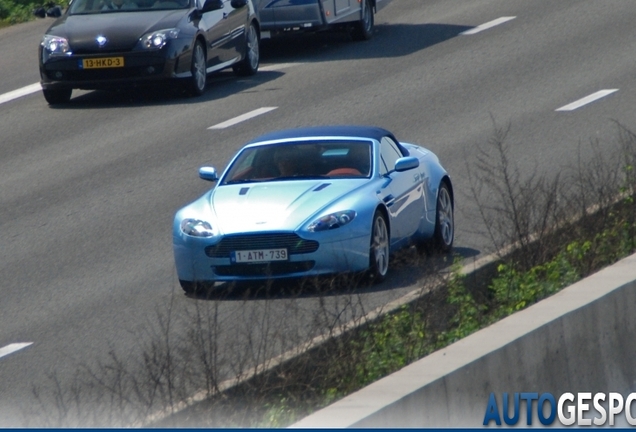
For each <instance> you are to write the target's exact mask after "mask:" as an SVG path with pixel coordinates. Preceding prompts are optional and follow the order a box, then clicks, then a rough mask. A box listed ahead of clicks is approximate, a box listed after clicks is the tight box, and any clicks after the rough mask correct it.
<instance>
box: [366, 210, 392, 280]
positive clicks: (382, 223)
mask: <svg viewBox="0 0 636 432" xmlns="http://www.w3.org/2000/svg"><path fill="white" fill-rule="evenodd" d="M388 271H389V230H388V228H387V224H386V219H385V217H384V215H383V214H382V212H380V211H376V212H375V215H373V225H372V226H371V248H370V250H369V276H370V277H371V278H372V279H373V282H376V283H377V282H382V281H383V280H384V278H385V277H386V274H387V273H388Z"/></svg>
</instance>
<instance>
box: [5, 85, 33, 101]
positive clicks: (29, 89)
mask: <svg viewBox="0 0 636 432" xmlns="http://www.w3.org/2000/svg"><path fill="white" fill-rule="evenodd" d="M40 90H42V86H41V85H40V83H35V84H31V85H28V86H26V87H22V88H21V89H17V90H13V91H10V92H9V93H5V94H2V95H0V104H3V103H5V102H9V101H12V100H13V99H17V98H20V97H22V96H26V95H29V94H31V93H35V92H37V91H40Z"/></svg>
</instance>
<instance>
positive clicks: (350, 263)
mask: <svg viewBox="0 0 636 432" xmlns="http://www.w3.org/2000/svg"><path fill="white" fill-rule="evenodd" d="M336 231H339V230H333V232H322V233H319V234H320V235H319V236H315V237H314V238H311V239H310V238H308V237H307V236H305V235H303V236H302V238H304V239H306V240H310V241H318V243H319V246H318V248H317V249H316V250H315V251H314V252H309V253H293V252H290V253H289V259H288V260H287V261H275V262H271V263H264V264H262V263H259V264H236V263H232V262H231V260H230V258H229V257H211V256H210V255H211V254H210V253H209V247H210V246H211V243H210V241H209V240H208V239H201V238H194V237H187V236H185V235H175V236H173V248H174V257H175V264H176V268H177V275H178V277H179V279H180V280H182V281H191V282H203V283H211V282H216V281H250V280H266V279H281V278H297V277H306V276H318V275H327V274H337V273H346V272H357V271H362V270H366V269H367V268H368V267H369V244H370V243H369V242H370V238H369V236H368V235H362V236H356V237H351V236H346V235H342V233H340V234H341V235H340V236H338V235H337V234H338V233H336ZM312 237H313V236H312ZM217 240H219V239H217ZM217 243H218V242H217ZM206 248H208V252H207V253H206ZM263 248H265V247H263ZM290 250H291V249H290Z"/></svg>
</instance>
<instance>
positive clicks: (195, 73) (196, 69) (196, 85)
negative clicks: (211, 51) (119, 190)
mask: <svg viewBox="0 0 636 432" xmlns="http://www.w3.org/2000/svg"><path fill="white" fill-rule="evenodd" d="M190 70H191V71H192V77H191V78H190V82H189V90H190V93H191V94H192V95H193V96H200V95H202V94H203V92H205V84H206V82H207V72H206V61H205V50H204V49H203V44H202V43H201V42H196V43H195V44H194V49H193V50H192V66H191V68H190Z"/></svg>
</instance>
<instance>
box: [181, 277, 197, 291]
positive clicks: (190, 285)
mask: <svg viewBox="0 0 636 432" xmlns="http://www.w3.org/2000/svg"><path fill="white" fill-rule="evenodd" d="M179 285H181V288H183V291H184V292H185V293H186V294H193V293H194V292H195V291H196V283H195V282H192V281H184V280H181V279H179Z"/></svg>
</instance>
